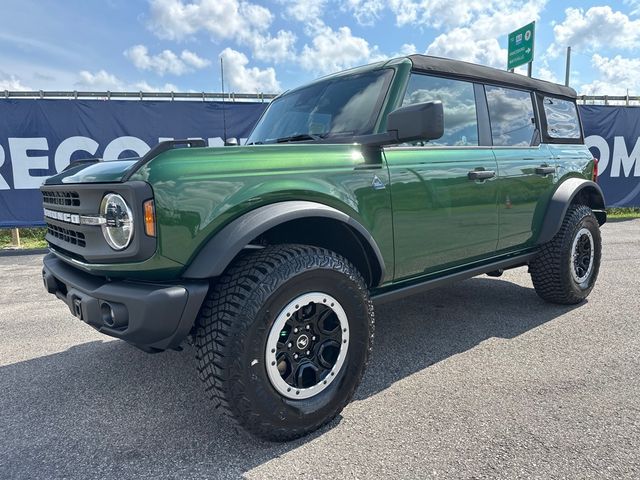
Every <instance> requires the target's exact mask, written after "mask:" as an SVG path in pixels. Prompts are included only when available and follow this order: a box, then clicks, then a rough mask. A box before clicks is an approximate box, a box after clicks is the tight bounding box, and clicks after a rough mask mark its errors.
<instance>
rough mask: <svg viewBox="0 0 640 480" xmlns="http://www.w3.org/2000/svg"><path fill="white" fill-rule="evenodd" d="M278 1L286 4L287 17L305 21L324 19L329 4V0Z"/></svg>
mask: <svg viewBox="0 0 640 480" xmlns="http://www.w3.org/2000/svg"><path fill="white" fill-rule="evenodd" d="M278 3H279V4H281V5H284V6H285V9H284V12H285V16H286V17H287V18H292V19H294V20H297V21H299V22H303V23H308V22H315V21H317V20H322V16H323V14H324V11H325V7H326V6H327V0H278Z"/></svg>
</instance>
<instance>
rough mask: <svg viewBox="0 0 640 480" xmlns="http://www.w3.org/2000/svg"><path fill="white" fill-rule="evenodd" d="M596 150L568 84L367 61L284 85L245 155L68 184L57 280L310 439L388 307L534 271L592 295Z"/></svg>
mask: <svg viewBox="0 0 640 480" xmlns="http://www.w3.org/2000/svg"><path fill="white" fill-rule="evenodd" d="M583 140H584V134H583V131H582V126H581V123H580V117H579V115H578V111H577V108H576V94H575V91H574V90H572V89H570V88H568V87H564V86H560V85H556V84H553V83H548V82H544V81H540V80H535V79H531V78H528V77H524V76H521V75H517V74H513V73H508V72H504V71H500V70H496V69H492V68H488V67H484V66H479V65H473V64H468V63H464V62H459V61H453V60H447V59H442V58H435V57H428V56H421V55H413V56H409V57H404V58H399V59H394V60H390V61H386V62H380V63H376V64H372V65H368V66H365V67H360V68H355V69H351V70H348V71H345V72H341V73H338V74H335V75H331V76H328V77H325V78H322V79H320V80H317V81H315V82H313V83H311V84H309V85H306V86H303V87H300V88H297V89H294V90H291V91H288V92H286V93H284V94H282V95H280V96H279V97H278V98H276V99H275V100H274V101H273V102H271V104H270V105H269V107H268V109H267V110H266V111H265V113H264V114H263V116H262V118H261V119H260V121H259V122H258V124H257V125H256V127H255V129H254V130H253V132H252V133H251V135H250V137H249V138H248V140H247V142H246V145H244V146H233V147H231V146H229V147H224V148H206V147H205V145H204V142H203V141H201V140H179V141H171V142H163V143H161V144H159V145H158V146H156V147H155V148H154V149H152V150H151V151H150V152H149V153H148V154H147V155H145V156H144V157H142V158H139V159H133V160H131V159H129V160H118V161H110V162H102V161H98V160H93V161H81V162H76V163H72V164H71V165H70V166H69V167H68V168H67V170H65V171H64V172H62V173H60V174H58V175H56V176H54V177H51V178H50V179H48V180H47V182H46V184H45V185H43V186H42V195H43V200H44V212H45V219H46V222H47V225H48V234H47V241H48V242H49V245H50V253H49V254H48V255H47V256H46V257H45V258H44V269H43V278H44V284H45V287H46V289H47V291H48V292H50V293H52V294H54V295H56V296H57V297H58V298H60V299H61V300H63V301H64V302H65V303H66V304H67V305H68V306H69V308H70V310H71V312H72V313H73V314H74V315H75V316H76V317H78V318H79V319H80V320H82V321H84V322H86V323H88V324H89V325H91V326H92V327H94V328H95V329H97V330H98V331H100V332H102V333H104V334H107V335H110V336H113V337H117V338H121V339H123V340H125V341H127V342H129V343H131V344H133V345H136V346H138V347H140V348H142V349H144V350H147V351H150V352H156V351H161V350H166V349H171V348H178V347H179V345H180V344H181V343H182V342H183V341H185V340H187V339H190V340H191V341H192V342H193V344H194V345H195V350H196V355H197V363H198V370H199V373H200V377H201V379H202V381H203V382H204V385H205V388H206V390H207V392H208V393H209V395H210V396H211V398H212V399H213V401H214V402H215V403H216V404H217V405H218V406H219V407H221V410H222V411H223V412H225V413H226V414H228V415H230V416H231V417H232V418H234V419H235V420H236V421H237V422H238V423H239V424H240V425H242V426H243V427H244V428H246V429H247V430H249V431H250V432H252V433H253V434H255V435H258V436H260V437H262V438H266V439H271V440H289V439H293V438H296V437H300V436H302V435H305V434H307V433H309V432H311V431H313V430H316V429H317V428H319V427H321V426H322V425H324V424H326V423H327V422H329V421H330V420H331V419H333V418H334V417H335V416H336V415H337V414H338V413H339V412H340V411H341V410H342V408H343V407H344V406H345V405H346V404H347V403H348V402H349V400H350V399H351V398H352V396H353V394H354V392H355V390H356V388H357V387H358V383H359V382H360V380H361V378H362V375H363V372H364V369H365V366H366V364H367V360H368V358H369V354H370V352H371V346H372V341H373V331H374V304H376V303H378V302H386V301H395V300H397V299H400V298H402V297H405V296H407V295H411V294H414V293H420V292H424V291H425V290H427V289H430V288H433V287H436V286H439V285H442V284H446V283H449V282H452V281H457V280H461V279H465V278H469V277H472V276H475V275H480V274H489V275H494V276H498V275H500V274H501V273H502V272H503V271H504V270H505V269H509V268H515V267H521V266H528V268H529V271H530V273H531V278H532V280H533V286H534V288H535V290H536V292H537V293H538V294H539V295H540V297H542V298H543V299H544V300H547V301H550V302H554V303H561V304H575V303H578V302H581V301H582V300H584V299H585V297H586V296H587V295H588V294H589V292H590V291H591V289H592V288H593V286H594V283H595V281H596V277H597V276H598V268H599V265H600V252H601V239H600V231H599V226H600V225H602V224H603V223H604V222H605V221H606V212H605V209H604V207H605V204H604V198H603V195H602V191H601V189H600V187H599V186H598V185H597V183H596V182H595V180H596V177H597V163H596V161H595V160H594V159H593V158H592V155H591V154H590V153H589V150H588V149H587V147H585V145H584V142H583ZM473 308H477V305H474V306H473ZM535 308H539V307H538V306H537V305H536V306H535ZM425 315H428V310H425Z"/></svg>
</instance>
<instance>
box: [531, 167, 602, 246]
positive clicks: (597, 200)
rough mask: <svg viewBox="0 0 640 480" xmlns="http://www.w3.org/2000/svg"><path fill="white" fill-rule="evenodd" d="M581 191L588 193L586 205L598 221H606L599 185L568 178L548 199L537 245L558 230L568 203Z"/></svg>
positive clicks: (551, 236) (547, 239) (581, 179)
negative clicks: (587, 203)
mask: <svg viewBox="0 0 640 480" xmlns="http://www.w3.org/2000/svg"><path fill="white" fill-rule="evenodd" d="M581 192H582V193H585V194H587V195H588V198H589V203H590V205H588V206H590V207H591V209H592V210H593V211H594V213H595V215H596V218H597V219H598V223H599V224H600V225H602V224H604V223H605V222H606V221H607V212H606V211H605V203H604V194H603V193H602V189H601V188H600V185H598V184H597V183H595V182H592V181H591V180H585V179H584V178H569V179H567V180H565V181H563V182H562V183H561V184H560V186H559V187H558V188H557V189H556V191H555V192H554V193H553V195H552V196H551V199H550V200H549V204H548V205H547V211H546V213H545V215H544V220H543V222H542V227H541V229H540V235H538V240H537V242H536V243H537V244H538V245H540V244H543V243H546V242H548V241H550V240H551V239H552V238H553V237H554V236H555V234H556V233H558V232H559V231H560V227H561V226H562V221H563V220H564V217H565V215H566V213H567V210H568V209H569V205H571V202H572V201H573V199H574V198H576V196H577V195H579V194H580V193H581Z"/></svg>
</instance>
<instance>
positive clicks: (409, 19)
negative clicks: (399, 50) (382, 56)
mask: <svg viewBox="0 0 640 480" xmlns="http://www.w3.org/2000/svg"><path fill="white" fill-rule="evenodd" d="M370 1H371V0H370ZM358 3H366V2H358ZM546 3H547V0H533V1H529V2H521V1H519V0H420V1H416V0H389V2H388V5H389V8H390V9H391V11H392V12H393V14H394V15H395V17H396V24H397V25H398V26H399V27H401V26H404V25H426V26H430V27H435V28H447V29H451V28H455V27H463V26H472V23H475V22H476V21H477V20H478V19H483V18H485V19H488V18H495V19H498V18H502V19H504V20H506V22H507V24H509V25H510V26H509V27H506V25H503V24H502V23H495V24H493V25H491V26H490V29H489V30H488V32H491V33H492V34H493V35H495V33H494V31H495V29H496V28H498V29H500V30H505V27H506V31H509V29H511V28H512V27H516V28H517V27H519V26H522V25H523V24H525V23H528V22H530V21H531V20H533V19H535V18H536V17H537V14H538V12H539V11H540V10H541V9H542V8H544V5H545V4H546ZM532 13H533V15H531V14H532ZM527 16H529V17H528V18H523V17H527ZM518 17H520V18H518ZM511 18H518V20H517V21H516V22H515V24H514V22H512V21H511ZM522 20H525V21H524V23H522Z"/></svg>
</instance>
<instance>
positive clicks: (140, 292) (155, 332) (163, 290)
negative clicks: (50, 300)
mask: <svg viewBox="0 0 640 480" xmlns="http://www.w3.org/2000/svg"><path fill="white" fill-rule="evenodd" d="M42 277H43V281H44V285H45V288H46V289H47V291H48V292H49V293H51V294H54V295H55V296H56V297H58V298H59V299H61V300H63V301H64V302H65V303H66V304H67V306H68V307H69V310H71V313H72V314H73V315H75V316H76V317H78V318H79V319H80V320H82V321H84V322H86V323H88V324H89V325H91V326H92V327H93V328H95V329H96V330H98V331H99V332H101V333H104V334H106V335H110V336H112V337H116V338H121V339H122V340H125V341H127V342H129V343H131V344H133V345H136V346H138V347H140V348H142V349H144V350H148V351H157V350H166V349H168V348H174V347H177V346H178V345H180V343H181V342H182V341H183V340H184V339H185V338H186V336H187V335H188V333H189V331H190V330H191V327H192V326H193V323H194V321H195V319H196V317H197V315H198V312H199V310H200V307H201V305H202V302H203V301H204V298H205V296H206V294H207V291H208V289H209V282H208V281H191V280H190V281H185V282H180V283H170V284H169V283H164V284H158V283H145V282H134V281H129V280H118V281H109V280H108V279H107V278H104V277H97V276H94V275H90V274H88V273H84V272H82V271H80V270H78V269H76V268H74V267H72V266H70V265H68V264H66V263H65V262H63V261H62V260H60V259H59V258H57V257H56V256H55V255H54V254H52V253H50V254H48V255H47V256H46V257H44V266H43V269H42Z"/></svg>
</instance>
